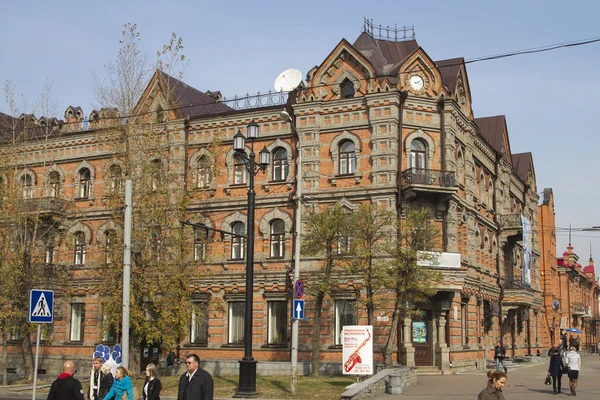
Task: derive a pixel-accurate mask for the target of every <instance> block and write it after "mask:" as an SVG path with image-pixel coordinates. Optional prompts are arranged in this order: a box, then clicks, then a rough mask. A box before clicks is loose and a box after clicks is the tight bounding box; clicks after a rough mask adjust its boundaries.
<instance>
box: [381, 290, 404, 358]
mask: <svg viewBox="0 0 600 400" xmlns="http://www.w3.org/2000/svg"><path fill="white" fill-rule="evenodd" d="M399 304H400V300H399V299H398V297H396V299H395V300H394V311H393V312H392V326H391V327H390V333H389V334H388V340H387V343H386V344H385V346H383V362H384V364H385V367H386V368H392V365H393V363H394V361H393V358H392V354H393V352H394V349H395V348H396V333H397V332H398V322H399V320H400V312H399V311H400V308H399Z"/></svg>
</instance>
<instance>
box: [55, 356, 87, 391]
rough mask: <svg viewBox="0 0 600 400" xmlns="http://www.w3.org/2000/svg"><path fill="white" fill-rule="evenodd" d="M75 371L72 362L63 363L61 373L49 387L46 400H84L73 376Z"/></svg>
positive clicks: (79, 385) (80, 388) (79, 384)
mask: <svg viewBox="0 0 600 400" xmlns="http://www.w3.org/2000/svg"><path fill="white" fill-rule="evenodd" d="M75 372H77V370H76V369H75V364H74V363H73V361H65V362H64V363H63V373H62V374H60V375H59V376H58V379H56V380H55V381H54V382H52V385H51V386H50V392H49V393H48V398H47V400H84V394H83V393H84V392H83V388H82V387H81V382H79V381H78V380H77V379H75V377H74V376H73V375H75Z"/></svg>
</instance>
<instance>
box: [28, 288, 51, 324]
mask: <svg viewBox="0 0 600 400" xmlns="http://www.w3.org/2000/svg"><path fill="white" fill-rule="evenodd" d="M53 309H54V291H52V290H39V289H31V291H30V292H29V322H33V323H37V324H51V323H52V322H53V321H54V313H53V311H54V310H53Z"/></svg>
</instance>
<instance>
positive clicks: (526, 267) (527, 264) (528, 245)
mask: <svg viewBox="0 0 600 400" xmlns="http://www.w3.org/2000/svg"><path fill="white" fill-rule="evenodd" d="M521 224H522V227H523V269H522V271H521V284H523V285H525V286H531V262H532V261H533V259H532V257H533V236H532V232H531V223H529V220H528V219H527V218H525V217H524V216H523V215H521Z"/></svg>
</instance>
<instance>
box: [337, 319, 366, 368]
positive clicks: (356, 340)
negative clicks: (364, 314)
mask: <svg viewBox="0 0 600 400" xmlns="http://www.w3.org/2000/svg"><path fill="white" fill-rule="evenodd" d="M342 346H343V350H342V357H343V360H342V362H343V366H344V371H343V372H344V375H372V374H373V371H374V366H373V327H372V326H371V325H347V326H344V328H343V330H342Z"/></svg>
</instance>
